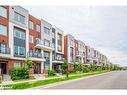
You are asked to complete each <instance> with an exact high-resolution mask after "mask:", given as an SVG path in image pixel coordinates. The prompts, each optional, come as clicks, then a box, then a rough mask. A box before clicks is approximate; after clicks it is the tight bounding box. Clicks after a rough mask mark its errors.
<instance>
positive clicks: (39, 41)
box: [36, 39, 54, 48]
mask: <svg viewBox="0 0 127 95" xmlns="http://www.w3.org/2000/svg"><path fill="white" fill-rule="evenodd" d="M38 44H39V45H43V46H46V45H45V44H44V41H43V40H41V39H36V45H38ZM46 47H50V48H54V45H53V44H51V43H50V45H49V46H46Z"/></svg>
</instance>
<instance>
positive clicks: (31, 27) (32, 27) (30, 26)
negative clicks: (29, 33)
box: [29, 21, 34, 29]
mask: <svg viewBox="0 0 127 95" xmlns="http://www.w3.org/2000/svg"><path fill="white" fill-rule="evenodd" d="M29 28H30V29H34V23H33V22H32V21H29Z"/></svg>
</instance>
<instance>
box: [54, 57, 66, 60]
mask: <svg viewBox="0 0 127 95" xmlns="http://www.w3.org/2000/svg"><path fill="white" fill-rule="evenodd" d="M52 60H53V61H64V58H60V57H53V58H52Z"/></svg>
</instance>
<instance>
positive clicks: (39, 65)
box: [34, 63, 41, 74]
mask: <svg viewBox="0 0 127 95" xmlns="http://www.w3.org/2000/svg"><path fill="white" fill-rule="evenodd" d="M34 72H35V74H40V73H41V64H40V63H36V65H35V69H34Z"/></svg>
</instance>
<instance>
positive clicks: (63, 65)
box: [61, 60, 68, 71]
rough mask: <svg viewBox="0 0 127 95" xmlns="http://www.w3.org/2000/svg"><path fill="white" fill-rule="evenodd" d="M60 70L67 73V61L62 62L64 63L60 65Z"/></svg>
mask: <svg viewBox="0 0 127 95" xmlns="http://www.w3.org/2000/svg"><path fill="white" fill-rule="evenodd" d="M61 69H62V70H63V71H67V69H68V64H67V61H66V60H64V63H63V64H62V65H61Z"/></svg>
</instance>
